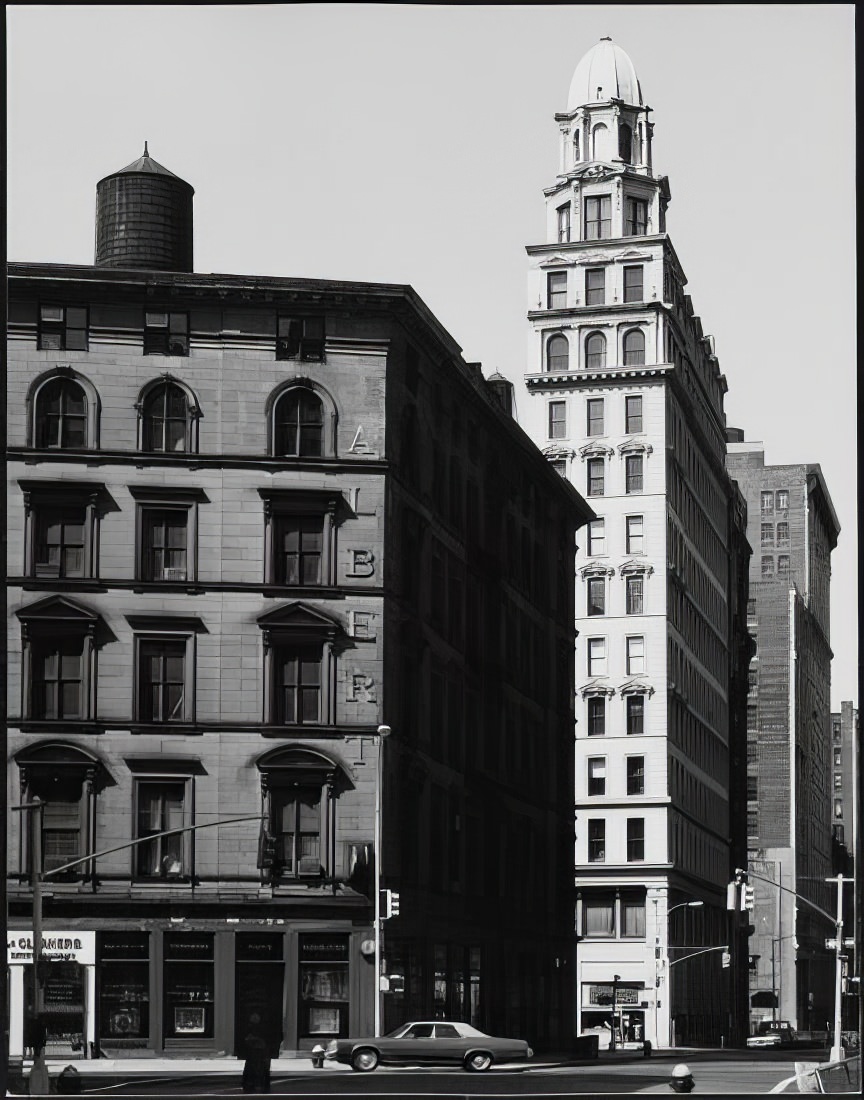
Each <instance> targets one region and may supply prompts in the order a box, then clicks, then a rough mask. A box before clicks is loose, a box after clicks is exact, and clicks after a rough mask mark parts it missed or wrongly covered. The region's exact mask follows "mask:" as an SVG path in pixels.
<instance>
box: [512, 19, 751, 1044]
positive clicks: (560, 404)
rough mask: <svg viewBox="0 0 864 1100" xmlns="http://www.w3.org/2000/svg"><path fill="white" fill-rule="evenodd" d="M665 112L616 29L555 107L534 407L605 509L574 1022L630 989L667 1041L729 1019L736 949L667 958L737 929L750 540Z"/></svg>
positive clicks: (536, 267) (589, 654) (580, 642)
mask: <svg viewBox="0 0 864 1100" xmlns="http://www.w3.org/2000/svg"><path fill="white" fill-rule="evenodd" d="M649 113H650V108H649V107H647V106H646V104H645V101H644V98H643V94H642V89H641V87H640V84H639V80H638V78H637V76H636V71H635V69H634V67H633V63H632V61H631V60H630V58H629V57H628V56H627V54H626V53H625V52H624V51H623V50H622V49H621V48H620V46H617V45H616V44H615V43H613V42H612V41H611V40H610V39H608V38H603V39H601V40H600V42H598V43H597V44H596V45H595V46H594V47H593V48H592V49H591V50H589V52H588V53H587V54H586V55H585V56H584V57H583V58H582V60H581V61H580V62H579V64H578V65H577V66H576V71H575V73H574V74H573V79H572V82H571V84H570V94H569V98H568V102H567V110H566V111H564V112H562V113H560V114H556V115H555V120H556V122H557V123H558V126H559V129H560V134H561V138H560V153H559V158H560V159H559V164H558V175H557V178H556V179H555V182H554V183H553V184H552V186H551V187H548V188H546V189H545V191H544V195H545V200H546V209H547V223H546V240H545V243H543V244H534V245H529V246H528V248H527V252H528V256H529V263H530V270H529V281H528V294H529V306H528V310H529V312H528V319H529V322H530V328H529V332H528V354H527V367H526V375H525V383H526V389H527V393H526V395H525V396H526V398H527V400H525V399H523V401H522V402H520V414H521V415H520V420H521V422H522V424H523V425H524V426H525V428H526V431H528V433H529V435H531V437H532V438H533V439H534V441H535V443H537V445H538V446H539V447H540V448H541V450H543V452H544V453H545V454H546V456H547V458H548V459H549V461H550V462H552V463H553V465H554V466H555V468H556V469H557V470H558V472H559V473H560V474H561V475H562V476H563V477H566V478H567V479H569V480H570V481H572V482H573V484H574V485H575V487H576V488H577V489H578V490H579V491H580V492H581V493H582V494H583V495H584V496H586V497H587V498H588V503H589V504H590V505H591V507H592V508H593V510H594V512H595V514H596V519H595V520H594V521H593V522H592V523H591V524H590V528H589V531H588V534H587V538H585V539H582V540H580V546H579V548H578V553H577V558H576V568H577V576H576V609H575V621H576V631H577V641H576V652H575V657H576V705H575V711H576V748H575V760H576V774H575V784H574V786H575V801H576V818H577V827H576V845H575V871H576V879H575V885H576V889H577V896H578V899H579V900H578V903H577V912H576V921H577V935H578V937H579V947H578V952H577V974H576V980H577V982H578V987H579V993H578V998H577V1005H576V1011H577V1015H578V1018H579V1019H578V1026H579V1029H580V1030H586V1029H590V1028H595V1027H600V1026H602V1023H603V1021H604V1019H607V1018H608V1015H609V1009H608V1008H607V1007H606V1006H607V1005H608V1004H609V1003H610V1001H609V1000H608V998H609V997H610V996H618V997H620V998H621V1001H620V1003H621V1004H627V1005H628V1008H627V1011H626V1012H621V1013H620V1015H619V1018H618V1020H617V1022H618V1025H619V1035H618V1038H619V1039H621V1041H623V1042H633V1043H639V1042H640V1041H643V1040H646V1039H647V1040H648V1041H650V1042H651V1043H652V1044H653V1045H654V1046H660V1047H668V1046H669V1045H670V1040H671V1028H672V1020H673V1018H676V1017H677V1018H678V1019H679V1020H684V1019H686V1020H687V1021H688V1023H687V1026H688V1027H689V1028H690V1031H688V1036H689V1037H690V1038H694V1036H695V1035H696V1034H697V1033H698V1034H699V1036H700V1041H706V1040H708V1039H709V1038H710V1035H711V1034H713V1032H712V1031H711V1029H712V1028H713V1027H715V1025H716V1027H717V1028H719V1029H720V1030H718V1031H717V1034H718V1035H719V1034H721V1033H723V1028H724V1027H726V1024H725V1022H724V1020H725V1017H724V1016H723V1012H724V1011H725V1009H724V1008H723V1005H724V1004H725V1002H724V1000H723V998H724V996H726V994H724V992H723V989H722V980H721V979H722V970H721V968H720V966H719V958H716V957H714V956H713V955H711V954H710V953H709V954H706V955H705V956H704V959H703V956H701V955H700V956H699V958H698V959H694V960H693V961H691V962H688V964H687V967H686V968H683V967H682V968H676V969H675V970H670V967H671V965H672V963H673V962H674V961H676V956H675V954H674V951H673V948H672V947H671V946H670V945H674V944H681V943H693V942H697V940H696V939H693V938H691V937H701V938H700V939H699V940H698V942H703V943H706V944H709V943H725V942H726V935H725V932H722V931H721V930H722V929H724V928H725V923H724V922H725V919H726V915H725V897H726V895H725V889H726V875H727V871H728V868H729V866H730V865H733V866H734V864H730V854H729V848H728V839H727V838H728V837H729V836H730V835H732V832H733V829H732V826H731V824H730V822H731V818H730V804H731V802H730V786H729V782H728V777H729V775H730V767H731V763H732V761H733V759H734V753H732V752H731V751H730V744H731V738H732V735H731V734H730V729H731V720H730V714H731V713H732V706H733V700H732V697H731V696H732V691H733V688H732V684H733V682H736V683H737V682H740V681H742V680H743V682H744V683H746V665H745V668H744V671H743V673H742V671H741V669H740V668H737V667H736V665H735V662H736V661H738V660H740V658H739V657H738V656H737V653H738V650H737V649H736V646H737V645H738V642H737V641H736V638H735V637H734V636H733V635H732V633H731V629H732V627H731V624H733V622H735V621H736V616H737V618H739V619H740V620H741V621H743V618H744V616H743V615H741V609H740V608H738V611H737V612H736V606H737V602H740V593H736V592H735V591H734V590H733V588H732V586H731V584H730V579H729V578H730V573H729V565H728V563H729V561H730V555H731V554H732V550H731V549H730V548H734V547H736V546H738V545H746V544H744V543H743V540H744V534H743V527H742V526H741V523H740V522H739V519H735V520H734V522H735V523H737V524H738V527H737V528H735V529H734V530H733V529H732V524H733V519H732V518H731V517H733V516H737V515H738V513H736V511H735V507H734V501H735V500H736V497H735V490H734V488H733V487H732V483H731V482H730V480H729V478H728V476H727V474H726V471H725V468H724V459H725V431H724V426H725V418H724V413H723V394H724V392H725V389H726V383H725V379H724V378H723V376H722V375H721V374H720V370H719V366H718V362H717V359H716V357H715V355H714V346H713V339H712V338H711V337H707V336H705V335H704V334H703V332H702V326H701V322H700V320H699V318H698V317H697V316H695V314H694V312H693V307H692V303H691V301H690V298H689V296H688V295H686V294H685V293H684V286H685V283H686V279H685V276H684V272H683V270H682V268H681V265H680V263H679V261H678V258H677V256H676V254H675V250H674V248H673V247H672V243H671V241H670V240H669V237H668V236H667V234H666V220H665V213H666V207H667V205H668V203H669V198H670V195H669V188H668V185H667V181H666V179H665V177H663V176H660V177H658V176H655V174H654V170H653V162H652V150H651V143H652V129H653V127H652V124H651V122H650V121H649ZM706 243H707V242H706ZM736 540H738V541H736ZM742 552H743V551H742ZM748 553H749V550H748ZM736 629H738V628H737V627H736ZM733 677H737V679H735V680H734V681H733ZM736 690H737V689H736ZM745 702H746V700H745ZM734 705H735V706H736V707H738V708H739V711H740V713H739V711H736V714H738V717H739V718H740V725H739V727H738V730H739V732H738V736H743V734H741V732H740V730H741V729H743V727H744V726H745V725H746V714H745V713H744V710H746V708H742V704H741V702H740V698H739V697H738V696H736V698H735V700H734ZM745 769H746V761H745V763H744V764H743V765H742V766H741V767H739V769H738V771H739V772H740V773H741V774H743V773H744V770H745ZM740 865H741V864H739V866H740ZM691 908H692V913H691ZM697 910H698V912H697ZM688 914H689V915H688ZM700 921H701V922H702V923H694V922H700ZM670 952H671V954H670ZM613 973H617V974H618V975H619V976H620V978H621V984H620V985H619V986H618V987H617V993H613V991H612V988H611V986H610V985H609V984H608V983H609V981H610V977H611V975H612V974H613ZM703 1002H705V1003H707V1004H709V1005H710V1006H712V1007H711V1011H714V1012H715V1013H716V1017H715V1018H712V1020H711V1021H710V1022H706V1021H708V1020H709V1012H708V1009H705V1008H704V1004H703ZM699 1029H701V1030H699ZM711 1041H715V1040H713V1039H712V1040H711Z"/></svg>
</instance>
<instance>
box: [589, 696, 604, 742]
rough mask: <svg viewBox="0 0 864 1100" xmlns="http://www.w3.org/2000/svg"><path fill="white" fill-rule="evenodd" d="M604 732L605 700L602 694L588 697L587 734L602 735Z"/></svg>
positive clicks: (590, 735) (591, 735) (592, 735)
mask: <svg viewBox="0 0 864 1100" xmlns="http://www.w3.org/2000/svg"><path fill="white" fill-rule="evenodd" d="M605 733H606V700H605V699H604V698H603V696H602V695H592V696H590V697H589V699H588V736H589V737H602V736H603V735H604V734H605Z"/></svg>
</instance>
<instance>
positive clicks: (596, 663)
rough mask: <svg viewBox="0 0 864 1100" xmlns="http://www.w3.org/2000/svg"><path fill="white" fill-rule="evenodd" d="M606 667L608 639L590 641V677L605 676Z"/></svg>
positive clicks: (591, 639)
mask: <svg viewBox="0 0 864 1100" xmlns="http://www.w3.org/2000/svg"><path fill="white" fill-rule="evenodd" d="M606 673H607V666H606V639H605V638H589V639H588V675H589V676H605V675H606Z"/></svg>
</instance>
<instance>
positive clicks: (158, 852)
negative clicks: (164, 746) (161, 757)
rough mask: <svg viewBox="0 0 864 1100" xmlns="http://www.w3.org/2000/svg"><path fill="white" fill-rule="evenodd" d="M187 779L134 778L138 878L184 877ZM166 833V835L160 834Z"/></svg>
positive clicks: (187, 870) (187, 865)
mask: <svg viewBox="0 0 864 1100" xmlns="http://www.w3.org/2000/svg"><path fill="white" fill-rule="evenodd" d="M190 788H191V779H189V778H186V777H175V776H171V777H168V776H158V777H154V778H152V779H150V778H148V779H143V778H142V779H136V781H135V822H136V828H135V839H136V840H143V841H144V843H143V844H137V845H136V846H135V848H134V849H133V858H134V866H135V877H136V878H138V879H144V880H147V879H184V878H187V877H188V876H189V875H190V874H191V870H192V868H191V863H192V860H191V855H192V837H193V835H194V834H193V833H192V831H191V830H190V831H188V832H175V831H173V830H182V829H185V828H186V827H187V826H189V825H190V824H192V819H191V813H190V808H191V790H190ZM164 833H168V834H169V835H168V836H164V835H162V834H164Z"/></svg>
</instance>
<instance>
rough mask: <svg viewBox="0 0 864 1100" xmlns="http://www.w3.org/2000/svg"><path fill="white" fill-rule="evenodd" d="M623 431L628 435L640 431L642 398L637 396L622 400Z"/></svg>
mask: <svg viewBox="0 0 864 1100" xmlns="http://www.w3.org/2000/svg"><path fill="white" fill-rule="evenodd" d="M624 431H625V432H626V433H627V434H628V435H635V434H636V433H638V432H641V431H642V398H641V397H640V396H638V395H637V396H634V397H625V398H624Z"/></svg>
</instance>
